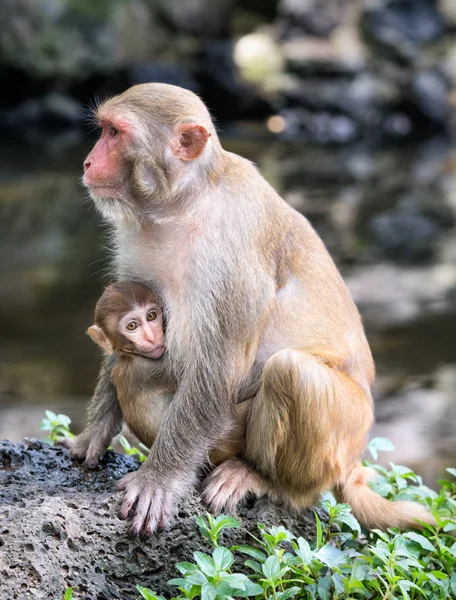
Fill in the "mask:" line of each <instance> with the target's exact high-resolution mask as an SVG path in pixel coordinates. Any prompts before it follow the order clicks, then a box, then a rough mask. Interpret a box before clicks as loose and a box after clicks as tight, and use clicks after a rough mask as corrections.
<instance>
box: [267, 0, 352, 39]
mask: <svg viewBox="0 0 456 600" xmlns="http://www.w3.org/2000/svg"><path fill="white" fill-rule="evenodd" d="M349 4H350V0H281V2H280V4H279V9H278V11H279V16H280V18H281V22H280V27H281V30H282V32H283V35H284V37H286V38H287V37H290V38H291V37H293V36H294V35H295V34H296V32H299V33H301V32H302V31H304V32H305V33H308V34H310V35H317V36H327V35H328V34H329V33H331V31H332V30H333V29H334V28H335V27H336V26H337V25H340V23H341V22H342V21H343V19H344V16H345V14H346V9H347V6H348V5H349Z"/></svg>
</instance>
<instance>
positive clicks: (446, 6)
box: [438, 0, 456, 27]
mask: <svg viewBox="0 0 456 600" xmlns="http://www.w3.org/2000/svg"><path fill="white" fill-rule="evenodd" d="M438 6H439V10H440V12H441V13H442V15H443V17H444V19H445V21H446V23H447V24H448V25H449V26H451V27H456V3H455V2H454V0H438Z"/></svg>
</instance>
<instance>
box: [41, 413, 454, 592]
mask: <svg viewBox="0 0 456 600" xmlns="http://www.w3.org/2000/svg"><path fill="white" fill-rule="evenodd" d="M69 423H70V420H69V418H68V417H65V415H55V414H54V413H52V412H51V411H46V419H44V420H43V422H42V423H41V429H44V430H46V431H49V436H48V438H47V440H48V441H49V442H50V443H54V442H55V441H57V440H58V439H60V438H61V437H62V436H63V437H67V436H68V435H72V434H71V432H70V431H69V427H68V426H69ZM121 443H122V446H123V447H124V449H125V450H126V453H127V454H129V455H130V456H135V457H136V458H138V460H140V461H143V460H145V458H146V455H145V454H144V453H143V452H142V451H141V450H138V449H137V448H134V447H132V446H131V445H130V443H129V442H128V441H127V440H126V439H125V438H123V441H122V442H121ZM392 449H393V446H392V444H391V442H390V441H389V440H386V439H384V438H373V439H372V440H371V441H370V442H369V444H368V450H369V452H370V453H371V455H372V458H373V459H374V460H377V458H378V451H390V450H392ZM144 450H145V451H147V448H144ZM364 464H365V465H366V466H369V467H371V468H372V469H374V470H375V471H376V472H377V477H376V478H375V479H374V481H373V482H372V483H371V485H372V487H373V488H374V489H375V490H376V491H377V493H379V494H380V495H382V496H383V497H385V498H388V499H391V500H413V501H417V502H421V503H423V504H426V505H427V506H428V508H429V510H430V511H431V512H432V514H433V515H434V517H435V519H436V521H437V525H436V526H435V527H432V526H430V525H427V524H423V529H422V531H421V532H418V531H409V532H403V533H401V532H400V531H399V530H398V529H396V528H390V529H388V531H386V532H384V531H380V530H373V531H366V530H364V529H362V527H361V526H360V524H359V523H358V521H357V520H356V518H355V517H354V515H353V514H352V513H351V509H350V506H349V505H348V504H339V503H337V502H336V500H335V498H334V496H333V495H332V494H331V493H329V492H327V493H325V494H323V496H322V498H321V502H320V504H321V507H322V508H323V509H324V510H325V511H326V513H327V515H328V517H327V520H326V521H324V522H323V521H322V520H321V519H320V518H319V517H318V515H317V514H316V513H314V514H315V524H316V538H315V540H314V541H313V542H312V543H310V542H309V541H308V540H306V539H304V538H302V537H297V536H295V535H294V534H292V533H291V532H290V531H288V530H287V529H285V528H284V527H282V526H280V527H266V526H264V525H262V524H258V533H257V534H253V533H250V534H249V535H250V536H251V539H252V543H251V544H250V545H240V546H231V547H226V546H225V545H223V540H222V535H223V532H224V531H226V530H229V529H234V528H239V527H241V523H240V522H239V521H238V520H237V519H235V518H233V517H231V516H227V515H220V516H218V517H214V516H212V515H210V514H209V513H207V514H206V517H202V516H200V517H198V519H197V520H196V524H197V526H198V528H199V531H200V534H201V535H202V537H203V538H205V540H206V541H207V543H208V544H209V545H210V546H212V547H213V548H214V550H213V551H212V554H211V555H209V554H205V553H203V552H194V555H193V556H194V562H193V563H191V562H180V563H177V564H176V569H177V571H178V572H179V574H180V576H179V577H176V578H173V579H171V580H170V581H169V584H170V585H173V586H175V587H176V588H177V589H178V590H179V592H180V594H179V595H178V596H175V597H174V598H173V599H172V600H182V599H188V600H193V599H194V598H202V599H203V600H223V599H226V600H229V599H232V598H257V599H263V598H265V599H266V600H287V599H288V598H300V599H303V600H358V599H359V600H361V599H369V600H401V599H402V600H418V599H422V598H429V599H431V600H446V599H447V598H452V597H456V541H455V532H456V469H447V472H448V473H449V474H450V475H451V476H452V477H454V478H455V479H452V480H447V479H442V480H439V481H438V482H437V483H438V484H439V485H440V491H439V492H435V491H434V490H431V489H430V488H428V487H427V486H425V485H423V482H422V479H421V477H420V476H419V475H417V474H416V473H414V472H413V471H412V470H411V469H409V468H408V467H405V466H402V465H396V464H394V463H390V468H389V469H386V468H385V467H382V466H380V465H377V464H374V463H372V462H370V461H367V460H366V461H365V463H364ZM242 563H243V566H242ZM240 571H242V572H240ZM136 588H137V590H138V592H139V594H140V596H139V598H140V599H141V598H142V599H144V600H164V597H163V596H161V595H159V594H157V593H156V592H154V591H153V590H150V589H148V588H146V587H143V586H141V585H137V586H136ZM72 597H73V590H72V588H68V589H67V590H66V592H65V595H64V600H69V599H70V598H72Z"/></svg>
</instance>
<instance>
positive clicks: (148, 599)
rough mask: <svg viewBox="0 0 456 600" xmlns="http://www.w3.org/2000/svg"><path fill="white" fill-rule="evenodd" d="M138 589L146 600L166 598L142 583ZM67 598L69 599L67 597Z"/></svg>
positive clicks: (162, 599)
mask: <svg viewBox="0 0 456 600" xmlns="http://www.w3.org/2000/svg"><path fill="white" fill-rule="evenodd" d="M136 589H137V590H138V592H139V593H140V594H141V596H142V597H143V598H144V600H165V599H164V597H163V596H158V595H157V594H156V592H153V591H152V590H149V588H145V587H142V586H141V585H137V586H136ZM65 600H67V599H66V598H65Z"/></svg>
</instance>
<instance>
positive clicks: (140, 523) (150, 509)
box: [117, 466, 188, 536]
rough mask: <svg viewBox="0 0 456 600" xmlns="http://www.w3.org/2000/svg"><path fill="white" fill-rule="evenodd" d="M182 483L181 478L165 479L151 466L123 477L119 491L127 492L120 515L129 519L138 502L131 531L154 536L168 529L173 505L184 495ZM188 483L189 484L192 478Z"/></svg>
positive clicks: (136, 533) (118, 486) (135, 533)
mask: <svg viewBox="0 0 456 600" xmlns="http://www.w3.org/2000/svg"><path fill="white" fill-rule="evenodd" d="M186 479H187V478H186ZM182 483H183V482H182V481H181V480H180V478H179V477H177V478H176V477H174V478H172V479H169V480H165V479H164V478H162V477H160V476H159V475H158V474H157V475H156V474H155V473H154V471H153V470H152V469H151V468H150V467H149V468H147V466H146V468H144V466H142V467H141V468H140V469H139V470H138V471H135V472H134V473H129V474H128V475H126V476H125V477H123V478H122V479H121V480H120V481H119V483H118V484H117V489H118V490H122V491H125V497H124V500H123V503H122V508H121V510H120V517H121V518H122V519H126V518H127V517H128V515H129V513H130V511H131V510H132V508H133V505H134V504H135V503H136V507H135V511H134V515H133V520H132V523H131V527H130V533H131V534H132V535H134V536H137V535H139V534H140V533H144V534H146V535H151V534H152V533H154V532H155V531H157V530H158V529H164V528H166V527H167V526H168V525H169V522H170V519H171V515H172V512H173V506H174V505H175V503H176V502H177V500H178V499H179V497H180V496H181V495H182V489H183V488H184V486H183V485H182ZM185 483H186V484H187V485H188V481H186V482H185ZM187 485H185V487H187Z"/></svg>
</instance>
